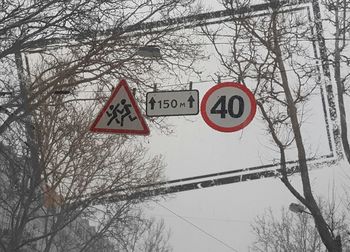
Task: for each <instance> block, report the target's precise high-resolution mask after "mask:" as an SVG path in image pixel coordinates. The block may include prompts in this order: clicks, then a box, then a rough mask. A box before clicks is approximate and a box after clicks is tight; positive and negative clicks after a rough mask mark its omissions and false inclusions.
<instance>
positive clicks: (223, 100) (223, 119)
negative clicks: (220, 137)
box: [201, 82, 256, 132]
mask: <svg viewBox="0 0 350 252" xmlns="http://www.w3.org/2000/svg"><path fill="white" fill-rule="evenodd" d="M255 112H256V101H255V98H254V95H253V94H252V92H251V91H250V90H249V89H248V88H246V87H245V86H244V85H242V84H240V83H236V82H222V83H219V84H217V85H216V86H214V87H212V88H211V89H209V90H208V91H207V93H206V94H205V95H204V97H203V99H202V103H201V114H202V117H203V119H204V121H205V122H206V123H207V124H208V125H209V126H210V127H212V128H213V129H215V130H218V131H222V132H234V131H237V130H240V129H243V128H244V127H245V126H247V125H248V124H249V123H250V122H251V121H252V120H253V118H254V115H255Z"/></svg>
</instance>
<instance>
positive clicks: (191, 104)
mask: <svg viewBox="0 0 350 252" xmlns="http://www.w3.org/2000/svg"><path fill="white" fill-rule="evenodd" d="M146 102H147V105H146V115H147V116H179V115H197V114H198V113H199V95H198V90H181V91H163V92H150V93H147V95H146Z"/></svg>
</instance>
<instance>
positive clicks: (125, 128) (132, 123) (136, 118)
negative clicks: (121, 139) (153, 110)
mask: <svg viewBox="0 0 350 252" xmlns="http://www.w3.org/2000/svg"><path fill="white" fill-rule="evenodd" d="M90 130H91V131H93V132H101V133H117V134H134V135H148V134H149V128H148V126H147V124H146V121H145V120H144V118H143V116H142V115H141V112H140V109H139V107H138V106H137V103H136V101H135V98H134V96H133V95H132V93H131V91H130V88H129V86H128V84H127V83H126V81H125V80H121V81H120V82H119V84H118V86H117V87H116V88H115V89H114V90H113V93H112V95H111V97H110V98H109V99H108V101H107V103H106V105H105V106H104V107H103V109H102V110H101V112H100V113H99V115H98V116H97V118H96V120H95V121H94V123H93V124H92V125H91V127H90Z"/></svg>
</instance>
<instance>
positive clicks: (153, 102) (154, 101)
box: [149, 97, 156, 109]
mask: <svg viewBox="0 0 350 252" xmlns="http://www.w3.org/2000/svg"><path fill="white" fill-rule="evenodd" d="M149 103H150V104H151V109H154V104H156V100H155V99H154V98H153V97H152V98H151V100H149Z"/></svg>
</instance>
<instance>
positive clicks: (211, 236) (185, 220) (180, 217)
mask: <svg viewBox="0 0 350 252" xmlns="http://www.w3.org/2000/svg"><path fill="white" fill-rule="evenodd" d="M156 203H157V204H158V205H159V206H161V207H162V208H164V209H165V210H167V211H169V212H170V213H172V214H173V215H175V216H176V217H178V218H179V219H181V220H183V221H184V222H186V223H188V224H190V225H191V226H193V227H194V228H195V229H197V230H198V231H200V232H202V233H203V234H205V235H207V236H209V237H210V238H212V239H214V240H216V241H217V242H219V243H221V244H222V245H224V246H225V247H227V248H229V249H230V250H232V251H235V252H238V250H236V249H235V248H233V247H231V246H230V245H228V244H227V243H226V242H224V241H222V240H220V239H219V238H217V237H215V236H214V235H212V234H210V233H208V232H207V231H205V230H204V229H203V228H200V227H199V226H197V225H196V224H194V223H192V222H190V221H189V220H187V219H185V218H184V217H182V216H181V215H179V214H177V213H175V212H174V211H173V210H171V209H169V208H167V207H166V206H164V205H162V204H160V203H158V202H156Z"/></svg>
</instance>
